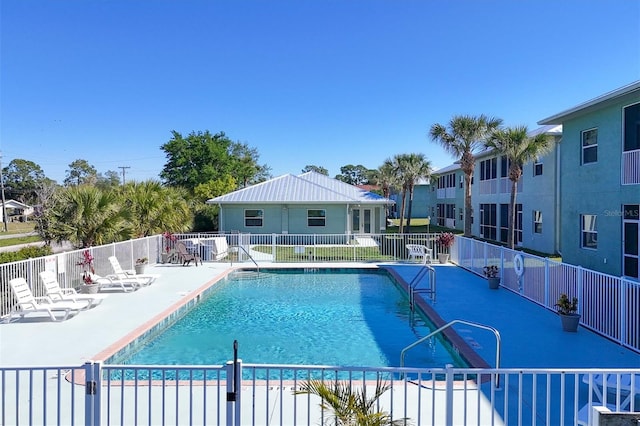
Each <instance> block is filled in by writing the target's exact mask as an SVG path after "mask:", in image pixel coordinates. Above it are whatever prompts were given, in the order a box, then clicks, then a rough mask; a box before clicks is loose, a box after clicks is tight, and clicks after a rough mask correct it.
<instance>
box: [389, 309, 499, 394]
mask: <svg viewBox="0 0 640 426" xmlns="http://www.w3.org/2000/svg"><path fill="white" fill-rule="evenodd" d="M454 324H465V325H469V326H472V327H477V328H483V329H485V330H489V331H491V332H493V334H494V335H495V336H496V369H498V368H500V350H501V346H500V332H499V331H498V330H497V329H496V328H495V327H491V326H490V325H484V324H480V323H477V322H473V321H466V320H460V319H456V320H453V321H449V322H448V323H446V324H445V325H443V326H442V327H440V328H438V329H437V330H434V331H432V332H431V333H429V334H427V335H426V336H424V337H422V338H420V339H418V340H417V341H415V342H413V343H412V344H410V345H409V346H407V347H406V348H404V349H403V350H402V351H401V352H400V367H401V368H402V367H404V356H405V353H406V352H407V351H408V350H409V349H412V348H414V347H416V346H418V345H419V344H420V343H422V342H424V341H425V340H427V339H428V338H430V337H433V336H435V335H436V334H438V333H440V332H442V331H443V330H445V329H447V328H449V327H451V326H452V325H454ZM496 389H500V376H499V375H497V374H496Z"/></svg>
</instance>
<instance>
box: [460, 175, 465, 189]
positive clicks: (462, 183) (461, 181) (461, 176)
mask: <svg viewBox="0 0 640 426" xmlns="http://www.w3.org/2000/svg"><path fill="white" fill-rule="evenodd" d="M463 186H464V175H460V188H462V187H463Z"/></svg>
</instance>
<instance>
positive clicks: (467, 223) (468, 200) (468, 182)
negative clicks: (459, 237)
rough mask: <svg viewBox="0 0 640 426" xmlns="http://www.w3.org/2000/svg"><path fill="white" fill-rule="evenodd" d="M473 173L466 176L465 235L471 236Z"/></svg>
mask: <svg viewBox="0 0 640 426" xmlns="http://www.w3.org/2000/svg"><path fill="white" fill-rule="evenodd" d="M472 212H473V210H472V208H471V173H466V172H465V176H464V236H465V237H471V214H472Z"/></svg>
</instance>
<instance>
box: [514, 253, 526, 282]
mask: <svg viewBox="0 0 640 426" xmlns="http://www.w3.org/2000/svg"><path fill="white" fill-rule="evenodd" d="M513 270H514V271H515V272H516V275H517V276H519V277H521V276H522V274H524V259H523V258H522V255H521V254H516V255H515V256H513Z"/></svg>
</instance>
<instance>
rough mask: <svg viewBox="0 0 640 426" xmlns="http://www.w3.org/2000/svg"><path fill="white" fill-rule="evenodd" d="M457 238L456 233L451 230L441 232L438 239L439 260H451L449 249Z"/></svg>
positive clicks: (442, 261) (444, 261) (445, 261)
mask: <svg viewBox="0 0 640 426" xmlns="http://www.w3.org/2000/svg"><path fill="white" fill-rule="evenodd" d="M454 240H455V237H454V235H453V234H452V233H451V232H441V233H440V234H439V235H438V238H437V239H436V243H437V244H438V246H439V247H440V250H438V261H439V262H440V263H447V262H448V261H449V249H450V248H451V246H452V245H453V241H454Z"/></svg>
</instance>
